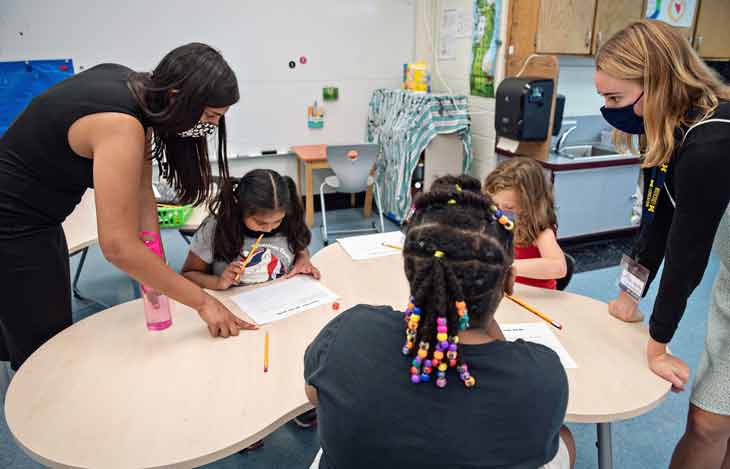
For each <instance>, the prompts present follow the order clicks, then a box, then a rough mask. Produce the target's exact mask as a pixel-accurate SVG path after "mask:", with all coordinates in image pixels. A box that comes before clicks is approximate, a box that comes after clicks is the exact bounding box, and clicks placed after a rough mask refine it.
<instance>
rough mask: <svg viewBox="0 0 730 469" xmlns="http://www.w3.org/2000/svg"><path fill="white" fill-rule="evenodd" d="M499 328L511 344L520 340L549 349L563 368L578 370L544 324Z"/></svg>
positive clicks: (501, 325) (531, 323)
mask: <svg viewBox="0 0 730 469" xmlns="http://www.w3.org/2000/svg"><path fill="white" fill-rule="evenodd" d="M499 327H500V328H501V329H502V332H503V333H504V337H505V338H506V339H507V340H509V341H510V342H513V341H515V340H517V339H522V340H524V341H526V342H534V343H536V344H541V345H544V346H545V347H548V348H551V349H552V350H553V351H554V352H555V353H557V354H558V357H560V362H561V363H562V364H563V367H564V368H578V365H577V364H576V363H575V360H573V357H571V356H570V354H569V353H568V351H567V350H565V347H563V344H561V343H560V341H559V340H558V338H557V337H555V334H553V331H551V330H550V328H549V327H548V325H547V324H545V323H544V322H528V323H521V324H500V325H499Z"/></svg>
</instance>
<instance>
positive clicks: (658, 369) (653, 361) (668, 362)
mask: <svg viewBox="0 0 730 469" xmlns="http://www.w3.org/2000/svg"><path fill="white" fill-rule="evenodd" d="M646 359H647V361H648V362H649V368H650V369H651V371H653V372H654V374H656V375H657V376H659V377H660V378H663V379H665V380H667V381H669V382H670V383H672V391H673V392H681V391H684V385H685V384H687V381H688V380H689V366H687V364H686V363H685V362H683V361H682V360H681V359H679V358H677V357H675V356H673V355H670V354H669V353H668V352H667V345H666V344H662V343H661V342H657V341H655V340H654V339H649V343H648V344H647V346H646Z"/></svg>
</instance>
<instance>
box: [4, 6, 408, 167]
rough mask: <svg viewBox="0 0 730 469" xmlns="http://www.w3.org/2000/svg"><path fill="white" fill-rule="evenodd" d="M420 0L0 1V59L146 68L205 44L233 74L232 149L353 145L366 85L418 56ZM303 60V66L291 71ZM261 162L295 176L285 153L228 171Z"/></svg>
mask: <svg viewBox="0 0 730 469" xmlns="http://www.w3.org/2000/svg"><path fill="white" fill-rule="evenodd" d="M417 1H419V0H367V1H362V0H308V1H301V0H278V1H276V2H264V1H260V0H218V1H216V2H213V3H206V2H201V1H199V0H176V1H175V2H171V1H159V2H155V1H148V0H127V1H125V2H122V3H114V2H109V1H96V0H64V1H52V0H0V60H7V61H9V60H27V59H48V58H72V59H73V60H74V64H75V67H76V70H77V71H78V70H83V69H84V68H88V67H91V66H93V65H96V64H99V63H102V62H117V63H122V64H125V65H127V66H129V67H131V68H134V69H137V70H151V69H152V68H153V67H154V66H155V65H156V64H157V62H158V61H159V60H160V59H161V58H162V56H163V55H164V54H165V53H166V52H168V51H169V50H171V49H172V48H174V47H176V46H179V45H181V44H184V43H187V42H191V41H199V42H206V43H208V44H210V45H212V46H213V47H215V48H217V49H219V50H221V52H222V53H223V55H224V56H225V57H226V60H227V61H228V62H229V63H230V65H231V67H232V68H233V69H234V71H235V72H236V75H237V77H238V80H239V89H240V92H241V101H240V102H239V103H238V104H237V105H236V106H234V107H232V108H231V110H230V111H229V113H228V115H227V116H226V120H227V124H228V128H229V133H228V137H229V141H228V148H229V152H230V153H231V156H232V155H249V154H252V153H257V152H259V151H260V150H262V149H268V148H272V147H277V148H281V149H284V148H287V147H289V146H291V145H296V144H308V143H330V144H336V143H359V142H363V141H364V140H365V132H366V122H367V114H368V104H369V101H370V96H371V94H372V91H373V90H374V89H376V88H381V87H385V88H396V87H398V86H400V82H401V77H402V64H403V63H406V62H409V61H412V60H413V53H414V45H415V33H414V21H415V15H414V11H415V5H416V2H417ZM20 33H22V35H21V34H20ZM300 56H306V57H307V59H308V62H307V64H306V65H301V64H298V63H297V66H296V68H295V69H294V70H291V69H289V67H288V62H289V61H290V60H295V61H298V59H299V57H300ZM330 85H332V86H337V87H339V100H338V101H336V102H328V103H324V107H325V110H326V117H325V119H326V121H325V125H324V128H323V129H308V128H307V123H306V110H307V105H310V104H312V102H313V101H314V100H315V99H318V100H319V102H320V104H322V102H321V100H322V87H323V86H330ZM268 164H271V165H273V167H276V168H278V169H280V170H282V171H286V172H287V173H289V174H290V175H292V176H294V175H296V166H295V165H294V164H293V163H285V158H284V159H281V158H280V159H274V158H262V159H250V160H249V159H247V160H243V161H236V162H234V163H232V164H231V166H232V170H233V171H234V172H235V173H239V172H240V171H245V169H246V168H250V167H256V166H257V165H268Z"/></svg>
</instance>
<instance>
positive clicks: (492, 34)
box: [469, 0, 502, 98]
mask: <svg viewBox="0 0 730 469" xmlns="http://www.w3.org/2000/svg"><path fill="white" fill-rule="evenodd" d="M473 2H474V3H473V21H474V27H473V29H472V43H471V68H470V70H469V89H470V91H471V94H472V95H475V96H484V97H485V98H492V97H494V73H495V69H496V64H497V50H498V49H499V22H500V18H501V10H502V8H501V6H502V5H501V4H502V0H473Z"/></svg>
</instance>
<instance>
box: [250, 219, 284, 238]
mask: <svg viewBox="0 0 730 469" xmlns="http://www.w3.org/2000/svg"><path fill="white" fill-rule="evenodd" d="M284 223H285V221H282V222H281V225H279V226H277V227H276V228H274V229H273V230H271V231H254V230H252V229H250V228H249V227H247V226H246V225H243V234H245V235H246V236H248V237H249V238H258V237H259V236H261V235H264V238H266V237H267V236H274V235H277V234H279V233H280V232H281V228H282V227H283V226H284Z"/></svg>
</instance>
